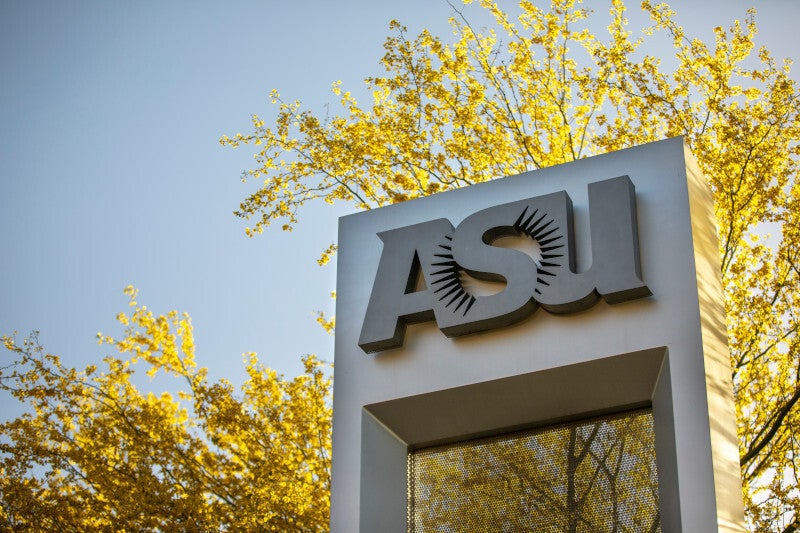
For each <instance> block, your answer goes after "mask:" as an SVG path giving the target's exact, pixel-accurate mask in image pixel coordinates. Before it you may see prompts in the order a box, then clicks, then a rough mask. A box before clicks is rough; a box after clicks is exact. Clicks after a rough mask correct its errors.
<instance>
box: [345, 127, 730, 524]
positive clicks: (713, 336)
mask: <svg viewBox="0 0 800 533" xmlns="http://www.w3.org/2000/svg"><path fill="white" fill-rule="evenodd" d="M687 165H689V167H691V165H692V162H691V160H690V156H688V155H687V154H685V152H684V146H683V142H682V139H669V140H666V141H661V142H658V143H652V144H648V145H644V146H640V147H636V148H632V149H628V150H622V151H619V152H614V153H611V154H606V155H603V156H598V157H594V158H589V159H584V160H580V161H576V162H573V163H569V164H565V165H560V166H557V167H553V168H549V169H543V170H539V171H535V172H530V173H526V174H522V175H519V176H512V177H508V178H502V179H498V180H495V181H493V182H488V183H484V184H480V185H476V186H472V187H468V188H465V189H459V190H456V191H451V192H447V193H442V194H438V195H434V196H431V197H426V198H421V199H419V200H414V201H410V202H406V203H403V204H398V205H394V206H389V207H386V208H382V209H377V210H374V211H369V212H364V213H359V214H356V215H351V216H348V217H343V218H342V219H340V224H339V253H338V267H337V312H336V315H337V328H336V352H335V380H334V387H335V391H334V437H333V438H334V440H333V481H332V502H331V531H333V532H334V533H351V532H354V531H362V532H364V533H366V532H372V531H376V530H384V531H398V532H399V531H406V530H407V529H406V527H407V524H406V520H407V517H406V515H405V513H404V512H403V509H404V505H405V503H404V502H401V503H398V502H396V501H394V500H395V499H397V498H402V497H403V495H404V494H406V489H407V487H406V479H405V478H404V477H403V476H402V475H401V474H399V473H398V472H401V471H402V465H403V464H405V460H406V457H405V456H406V455H407V453H408V451H409V450H413V449H415V448H418V447H420V446H428V445H431V444H434V443H440V442H452V441H459V440H463V439H466V438H470V437H474V436H481V435H487V434H497V433H502V432H505V431H509V430H512V429H519V428H523V427H533V426H538V425H542V424H547V423H552V422H558V421H560V420H573V419H576V418H581V417H589V416H590V415H593V414H598V413H612V412H616V411H622V410H625V409H630V408H638V407H647V406H651V407H652V412H653V418H654V424H655V437H656V443H655V446H656V453H657V462H658V471H659V474H658V479H659V493H660V494H661V495H662V497H661V504H660V505H661V507H660V509H661V520H662V522H661V524H662V531H665V532H666V531H723V530H724V531H743V524H742V522H741V520H740V516H741V513H739V514H738V515H737V514H736V509H737V508H738V509H739V510H741V499H740V497H739V499H738V501H737V499H736V495H737V494H738V493H739V490H740V486H737V487H733V489H731V487H730V485H731V484H736V479H734V478H735V477H736V476H735V475H730V476H727V477H725V476H723V475H722V471H723V470H724V469H725V468H728V467H730V466H731V464H732V463H731V459H730V457H728V456H729V455H730V450H731V449H733V450H734V451H735V449H736V445H737V444H736V431H735V425H733V420H732V418H731V417H730V416H729V415H730V412H731V409H732V407H731V404H730V401H731V395H730V391H729V390H728V393H727V396H726V395H725V394H716V393H714V392H713V391H712V392H709V388H710V387H719V386H722V387H723V388H724V387H725V386H729V378H728V382H726V383H727V384H726V383H723V382H724V381H725V377H724V376H722V377H719V379H717V378H718V376H717V374H719V373H720V372H722V373H723V374H724V373H725V369H724V368H723V367H724V365H722V363H720V361H722V360H723V359H724V352H726V345H725V344H724V339H725V329H724V317H720V316H717V314H718V313H719V312H720V311H719V309H718V306H716V307H715V306H713V305H704V304H703V301H702V299H703V298H705V299H709V298H710V299H712V300H713V299H714V298H718V300H717V302H719V301H721V289H720V284H719V279H717V280H716V281H714V280H713V279H711V280H709V279H708V276H712V277H713V276H714V275H716V276H717V277H718V273H717V274H714V273H713V272H712V270H713V269H711V268H707V265H706V264H705V263H707V262H708V261H706V259H708V258H709V257H712V256H713V254H715V253H716V240H715V239H716V237H715V235H714V234H713V224H711V225H709V224H708V220H709V217H711V218H712V219H713V213H710V212H709V211H708V205H707V203H706V204H703V205H701V203H702V202H697V201H695V199H696V197H697V192H696V191H695V189H694V188H696V187H698V186H700V185H702V183H701V182H702V178H701V177H700V178H698V177H697V176H694V177H692V172H694V170H693V169H691V168H690V171H688V172H687ZM692 179H694V180H695V181H697V180H698V179H699V180H700V181H697V183H694V184H692V181H691V180H692ZM698 184H699V185H698ZM690 200H691V202H690ZM690 203H692V207H691V208H690ZM701 218H702V219H703V220H702V221H700V219H701ZM514 239H516V241H515V242H516V243H517V244H519V243H520V242H523V244H524V246H522V248H520V247H519V246H515V247H509V246H507V242H508V241H509V240H514ZM522 250H524V253H523V251H522ZM482 283H483V284H486V285H487V286H492V287H494V288H493V289H492V290H483V289H480V284H482ZM476 287H478V289H476ZM479 289H480V290H479ZM701 295H703V297H702V298H701ZM539 308H541V310H539ZM712 340H713V342H712ZM711 352H713V354H712V353H711ZM635 369H639V370H635ZM726 410H727V411H726ZM722 411H725V412H724V413H722V415H723V416H719V417H718V416H717V415H718V412H722ZM712 421H713V424H712ZM712 441H713V442H712ZM729 463H730V464H729ZM731 468H732V467H731ZM382 499H383V500H387V501H386V502H385V503H386V505H385V506H381V501H383V500H382ZM389 499H391V500H392V501H391V502H389V501H388V500H389ZM376 509H384V511H381V512H376ZM723 509H727V511H724V512H723V511H722V510H723Z"/></svg>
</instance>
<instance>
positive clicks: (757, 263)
mask: <svg viewBox="0 0 800 533" xmlns="http://www.w3.org/2000/svg"><path fill="white" fill-rule="evenodd" d="M465 3H467V4H469V3H471V1H470V0H465ZM480 4H481V6H482V7H483V8H484V9H485V10H486V11H487V12H488V13H489V14H490V15H491V19H492V20H493V27H492V28H490V29H484V30H478V29H476V28H475V27H473V26H472V25H471V24H470V22H469V19H468V18H467V17H466V16H465V15H464V12H463V11H462V10H461V9H460V8H457V7H453V10H454V17H453V19H452V21H451V23H452V26H453V32H454V39H453V41H452V42H450V43H447V42H445V41H443V40H442V39H441V38H439V37H436V36H434V35H431V34H430V33H429V32H427V31H423V32H421V33H420V34H419V35H418V36H416V37H413V38H412V37H410V36H409V35H408V32H407V29H406V28H405V27H403V26H402V25H400V24H399V23H397V22H393V23H392V25H391V28H392V30H393V31H394V34H393V35H392V36H390V37H389V38H388V39H387V40H386V44H385V49H386V54H385V56H384V57H383V59H382V60H381V63H382V65H383V67H384V69H385V73H384V74H383V75H378V76H374V77H370V78H367V79H366V86H367V89H368V90H369V91H371V93H372V102H371V104H370V105H368V106H362V105H360V104H359V103H358V102H357V101H356V99H355V98H354V97H353V96H352V95H351V93H349V92H345V91H343V90H342V88H341V84H340V83H335V84H334V85H333V93H334V95H336V96H337V97H339V99H340V103H341V107H342V111H341V114H339V115H334V116H328V115H326V116H325V117H324V118H320V117H319V116H317V115H315V114H314V113H313V112H312V111H310V110H306V109H303V108H302V106H301V104H300V102H297V101H295V102H287V101H284V100H283V99H282V98H281V97H280V95H279V94H278V93H277V92H273V103H274V104H276V105H277V118H276V120H275V123H274V125H272V126H267V125H266V124H265V122H264V121H263V120H262V119H261V118H260V117H259V116H257V115H254V116H253V131H252V132H251V133H249V134H237V135H235V136H233V137H227V136H225V137H223V138H222V139H221V143H222V144H224V145H228V146H232V147H236V146H239V145H243V144H250V145H254V146H257V150H258V152H257V153H256V160H257V166H256V167H255V168H253V169H251V170H249V171H247V172H246V173H245V174H244V175H243V179H244V180H245V181H247V180H257V182H258V183H259V185H258V186H257V188H256V189H255V191H254V192H252V194H250V195H249V196H248V197H247V198H246V199H245V200H244V201H243V202H242V204H241V205H240V208H239V210H238V211H236V214H237V215H239V216H241V217H243V218H245V219H248V220H252V221H253V224H252V227H249V228H247V230H246V231H247V233H248V234H249V235H253V234H256V233H260V232H262V231H263V230H264V229H265V228H266V227H267V226H268V225H269V224H271V223H273V222H280V223H281V224H283V227H284V229H289V228H291V225H292V224H293V223H295V222H296V221H297V217H298V213H299V210H300V209H301V208H302V207H303V206H304V205H305V204H306V203H309V202H312V203H313V202H316V201H319V200H322V201H325V202H336V201H348V202H353V203H354V204H355V205H356V206H358V207H359V208H362V209H370V208H373V207H379V206H383V205H387V204H391V203H395V202H400V201H404V200H408V199H411V198H416V197H420V196H424V195H427V194H432V193H436V192H439V191H444V190H447V189H452V188H456V187H461V186H465V185H470V184H473V183H478V182H482V181H486V180H490V179H493V178H496V177H502V176H506V175H511V174H517V173H521V172H524V171H528V170H532V169H537V168H543V167H547V166H551V165H555V164H559V163H564V162H568V161H573V160H575V159H579V158H582V157H586V156H590V155H595V154H600V153H604V152H608V151H612V150H617V149H621V148H626V147H630V146H634V145H638V144H642V143H646V142H649V141H654V140H659V139H662V138H665V137H671V136H678V135H682V136H684V138H685V140H686V142H687V143H688V145H689V146H690V148H691V149H692V151H693V153H694V154H695V156H696V157H697V159H698V161H699V164H700V166H701V168H702V170H703V172H704V174H705V175H706V177H707V178H708V180H709V184H710V186H711V189H712V192H713V195H714V199H715V213H716V217H717V221H718V224H719V237H720V243H719V244H720V247H719V250H720V257H721V263H722V278H723V284H724V288H725V304H726V309H727V317H728V335H729V345H730V349H731V372H732V376H733V382H734V388H735V395H736V401H737V414H738V420H739V441H740V458H741V468H742V476H743V480H744V499H745V505H746V510H747V519H748V522H749V526H750V527H751V529H752V530H753V531H787V532H788V531H793V530H794V529H795V528H798V527H800V492H799V491H798V480H797V471H798V468H800V458H798V445H800V443H798V437H797V436H798V435H800V412H799V411H798V399H800V337H798V327H799V326H800V315H799V314H798V309H800V301H798V298H799V297H800V257H798V254H800V183H799V182H798V180H797V164H798V155H799V154H800V145H799V144H798V140H799V139H800V113H799V112H800V102H798V91H797V86H796V82H795V80H793V79H792V78H791V76H790V68H789V67H790V63H789V61H784V62H782V63H781V62H778V61H776V59H775V58H773V57H772V55H771V54H770V53H769V51H768V50H766V49H765V48H759V49H756V44H755V38H756V33H757V27H756V23H755V11H754V10H750V11H748V12H747V13H746V16H745V18H744V20H743V21H742V22H740V21H735V22H734V23H733V25H732V26H731V27H730V28H727V29H725V28H723V27H720V26H718V27H715V28H714V42H711V43H705V42H703V41H701V40H699V39H696V38H692V37H691V36H688V35H686V34H685V32H684V31H683V29H682V28H681V27H680V26H679V25H678V24H677V23H676V22H675V19H674V16H675V14H674V12H672V11H671V10H670V9H669V7H667V6H666V5H663V4H661V5H653V4H651V2H650V1H649V0H645V1H644V2H642V9H643V10H644V11H645V12H646V13H647V14H648V15H649V17H650V20H651V22H652V25H651V26H650V27H649V28H647V30H646V36H645V37H643V38H640V39H633V38H632V36H631V35H632V34H631V32H630V31H629V29H628V22H627V20H626V18H625V15H626V10H625V6H624V5H623V2H622V0H611V6H610V18H609V20H608V27H607V30H608V31H607V34H603V35H600V33H602V32H599V33H597V34H596V33H592V32H591V31H590V30H589V26H588V25H589V22H590V21H591V17H592V16H593V15H592V14H591V13H590V11H589V10H587V9H585V8H581V7H580V5H578V2H576V1H575V0H553V1H552V5H551V6H550V9H549V10H544V9H540V8H539V7H537V6H536V5H534V4H533V3H532V2H529V1H522V2H520V6H519V14H518V16H517V17H516V19H514V18H512V17H511V16H510V15H508V14H507V13H506V12H504V11H503V10H501V9H500V8H499V7H498V6H497V5H495V4H494V3H492V2H490V1H489V0H481V2H480ZM664 43H666V46H668V47H669V46H671V54H665V55H664V57H663V63H662V59H659V58H658V57H655V56H653V55H651V54H650V53H648V50H657V49H658V47H659V46H661V45H662V44H664ZM651 47H652V48H651ZM664 64H674V66H673V67H671V68H670V67H665V66H664ZM332 250H333V249H332V248H331V249H329V250H328V251H326V252H325V254H323V260H325V259H327V258H328V257H330V253H331V252H332Z"/></svg>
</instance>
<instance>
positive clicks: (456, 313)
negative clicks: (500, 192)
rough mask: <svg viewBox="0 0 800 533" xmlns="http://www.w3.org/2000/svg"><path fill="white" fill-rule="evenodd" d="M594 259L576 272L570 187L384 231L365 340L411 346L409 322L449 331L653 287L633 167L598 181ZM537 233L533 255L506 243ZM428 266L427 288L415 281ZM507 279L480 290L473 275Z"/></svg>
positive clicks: (592, 193)
mask: <svg viewBox="0 0 800 533" xmlns="http://www.w3.org/2000/svg"><path fill="white" fill-rule="evenodd" d="M588 200H589V217H590V236H591V252H592V258H591V267H590V268H589V269H588V270H586V271H584V272H580V273H578V272H576V271H575V246H574V236H573V215H572V201H571V199H570V197H569V196H568V195H567V193H566V192H565V191H560V192H555V193H552V194H546V195H543V196H536V197H533V198H526V199H523V200H518V201H514V202H510V203H504V204H501V205H496V206H493V207H489V208H486V209H481V210H480V211H477V212H476V213H473V214H472V215H470V216H468V217H466V218H465V219H464V220H463V221H462V222H461V223H460V224H458V226H456V227H455V228H454V227H453V225H452V224H451V222H450V221H449V220H447V219H444V218H439V219H435V220H431V221H428V222H422V223H419V224H413V225H410V226H405V227H401V228H397V229H393V230H389V231H383V232H381V233H378V237H380V239H381V241H383V252H382V254H381V258H380V263H379V265H378V270H377V274H376V276H375V282H374V284H373V287H372V294H371V296H370V299H369V305H368V307H367V312H366V316H365V318H364V322H363V325H362V329H361V335H360V338H359V342H358V345H359V346H360V347H361V348H362V349H363V350H364V351H365V352H368V353H369V352H377V351H381V350H386V349H389V348H396V347H399V346H402V344H403V339H404V337H405V329H406V325H407V324H410V323H413V322H424V321H429V320H436V324H437V326H438V327H439V329H440V330H441V331H442V333H444V334H445V335H447V336H448V337H453V336H458V335H465V334H468V333H476V332H479V331H484V330H488V329H494V328H498V327H502V326H507V325H510V324H513V323H515V322H518V321H520V320H522V319H524V318H526V317H527V316H529V315H530V314H531V313H533V312H534V311H536V309H537V308H538V307H542V308H544V309H545V310H547V311H549V312H551V313H573V312H577V311H582V310H585V309H588V308H589V307H591V306H592V305H594V304H595V302H597V300H598V299H599V298H603V299H604V300H605V301H606V302H608V303H610V304H614V303H618V302H622V301H625V300H631V299H634V298H641V297H645V296H649V295H650V294H651V291H650V289H649V288H648V287H647V285H645V283H644V281H643V280H642V276H641V272H640V267H639V242H638V240H639V239H638V230H637V222H636V193H635V188H634V185H633V183H632V182H631V180H630V178H628V176H621V177H617V178H612V179H608V180H604V181H598V182H595V183H590V184H589V185H588ZM514 236H524V237H527V238H529V239H531V240H532V241H533V244H534V245H535V246H534V250H535V251H536V252H537V253H535V254H534V255H533V256H532V255H529V254H527V253H525V252H523V251H520V250H517V249H513V248H506V247H502V246H498V243H499V241H500V239H502V238H503V237H514ZM420 275H422V277H423V279H424V282H425V287H424V288H423V289H421V290H415V288H416V286H417V281H418V279H419V276H420ZM467 276H468V277H472V278H475V279H478V280H485V281H499V282H504V283H505V287H504V288H503V289H502V290H501V291H500V292H498V293H495V294H487V295H480V294H473V293H472V291H470V289H469V288H468V287H466V286H465V283H464V278H465V277H467Z"/></svg>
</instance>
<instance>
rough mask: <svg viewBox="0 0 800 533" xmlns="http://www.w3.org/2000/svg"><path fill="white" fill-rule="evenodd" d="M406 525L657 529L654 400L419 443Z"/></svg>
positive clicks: (413, 530) (414, 528)
mask: <svg viewBox="0 0 800 533" xmlns="http://www.w3.org/2000/svg"><path fill="white" fill-rule="evenodd" d="M408 531H409V532H410V533H428V532H430V533H433V532H437V533H439V532H443V531H446V532H461V531H487V532H509V533H511V532H519V531H537V532H553V533H556V532H557V533H561V532H570V533H578V532H585V533H598V532H609V533H610V532H631V533H633V532H636V533H641V532H652V533H655V532H660V531H661V524H660V518H659V504H658V473H657V469H656V454H655V431H654V424H653V414H652V410H651V409H649V408H647V409H638V410H635V411H626V412H623V413H617V414H613V415H609V416H602V417H595V418H590V419H583V420H579V421H576V422H571V423H566V424H559V425H554V426H546V427H540V428H536V429H532V430H527V431H522V432H514V433H506V434H502V435H496V436H493V437H488V438H481V439H474V440H468V441H461V442H456V443H451V444H447V445H443V446H435V447H430V448H422V449H418V450H413V451H411V452H409V455H408Z"/></svg>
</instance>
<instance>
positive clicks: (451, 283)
mask: <svg viewBox="0 0 800 533" xmlns="http://www.w3.org/2000/svg"><path fill="white" fill-rule="evenodd" d="M512 227H513V228H514V229H515V230H516V231H517V234H518V235H524V236H527V237H528V238H530V239H531V240H532V241H533V242H532V244H533V246H526V247H525V248H526V250H525V251H526V252H527V253H528V254H529V255H530V256H531V259H533V261H534V263H535V264H536V274H537V278H536V283H537V287H536V288H535V289H534V291H535V292H536V294H542V292H541V291H540V290H539V286H540V285H541V286H546V287H548V286H550V281H548V279H547V278H553V277H555V276H556V275H557V274H556V273H557V269H558V268H560V267H561V266H562V262H563V260H564V253H563V250H564V247H565V246H566V240H565V239H564V235H563V233H562V232H561V231H560V228H559V226H558V225H557V224H556V222H555V220H554V219H553V218H552V217H548V216H547V213H540V210H539V209H532V208H531V207H530V206H525V208H524V209H523V210H522V213H521V214H520V215H519V216H518V217H517V219H516V221H515V222H514V223H513V225H512ZM444 238H445V242H444V243H442V244H439V245H438V246H437V253H435V254H434V257H436V258H437V261H436V262H435V263H432V266H433V267H435V268H436V270H434V271H433V272H431V273H430V276H431V278H432V281H431V286H432V288H433V294H435V295H436V297H437V299H438V300H439V301H440V302H442V303H443V304H444V306H445V308H447V309H449V310H450V311H452V312H453V313H458V312H460V313H461V315H462V316H467V314H468V313H469V311H470V309H472V306H473V305H474V304H475V301H476V295H475V294H472V293H471V292H470V290H469V289H468V288H467V287H466V286H465V283H464V277H465V276H469V274H468V273H467V272H466V271H465V270H464V269H463V268H462V267H461V265H459V264H458V262H457V261H456V260H455V258H454V257H453V246H452V244H453V237H452V236H451V235H445V236H444ZM490 244H491V243H490Z"/></svg>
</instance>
